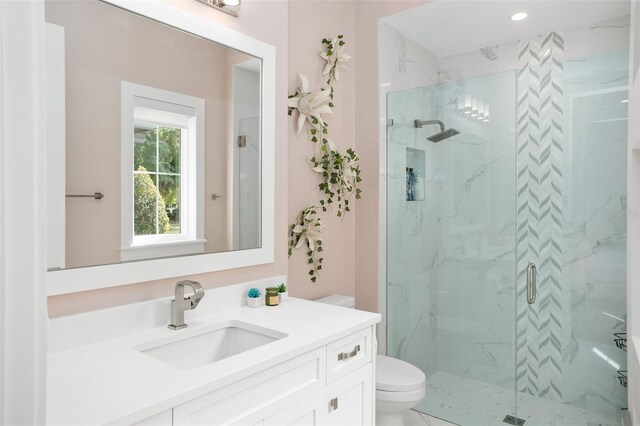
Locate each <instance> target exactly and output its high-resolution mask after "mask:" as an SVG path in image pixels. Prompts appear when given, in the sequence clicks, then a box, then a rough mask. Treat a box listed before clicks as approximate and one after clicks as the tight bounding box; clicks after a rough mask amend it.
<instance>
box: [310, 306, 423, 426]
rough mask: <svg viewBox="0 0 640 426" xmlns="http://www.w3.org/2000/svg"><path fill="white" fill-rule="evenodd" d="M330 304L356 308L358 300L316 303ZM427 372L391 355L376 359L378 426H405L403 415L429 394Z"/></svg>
mask: <svg viewBox="0 0 640 426" xmlns="http://www.w3.org/2000/svg"><path fill="white" fill-rule="evenodd" d="M316 302H320V303H327V304H330V305H337V306H343V307H345V308H355V299H354V298H353V297H349V296H341V295H332V296H327V297H323V298H322V299H318V300H316ZM426 383H427V379H426V377H425V375H424V373H423V372H422V371H421V370H420V369H419V368H417V367H415V366H413V365H411V364H409V363H408V362H405V361H401V360H399V359H395V358H391V357H388V356H382V355H378V356H377V358H376V425H377V426H403V425H404V420H403V418H402V414H403V413H404V412H405V411H407V410H410V409H412V408H413V407H415V406H416V405H418V403H419V402H420V401H422V399H423V398H424V396H425V394H426Z"/></svg>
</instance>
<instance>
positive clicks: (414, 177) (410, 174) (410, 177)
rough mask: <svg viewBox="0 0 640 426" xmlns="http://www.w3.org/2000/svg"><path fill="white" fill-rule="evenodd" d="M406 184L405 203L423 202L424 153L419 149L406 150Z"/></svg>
mask: <svg viewBox="0 0 640 426" xmlns="http://www.w3.org/2000/svg"><path fill="white" fill-rule="evenodd" d="M406 158H407V166H406V169H405V170H406V182H407V190H406V197H405V199H406V200H407V201H424V192H425V188H424V173H425V165H426V156H425V152H424V151H423V150H421V149H415V148H407V154H406Z"/></svg>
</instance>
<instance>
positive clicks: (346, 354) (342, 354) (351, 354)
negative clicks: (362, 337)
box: [338, 345, 360, 361]
mask: <svg viewBox="0 0 640 426" xmlns="http://www.w3.org/2000/svg"><path fill="white" fill-rule="evenodd" d="M358 352H360V345H356V347H355V348H353V350H352V351H351V352H340V353H339V354H338V361H342V360H343V359H349V358H353V357H354V356H356V355H358Z"/></svg>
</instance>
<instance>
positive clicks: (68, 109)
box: [45, 0, 275, 294]
mask: <svg viewBox="0 0 640 426" xmlns="http://www.w3.org/2000/svg"><path fill="white" fill-rule="evenodd" d="M45 21H46V46H47V58H46V67H47V103H48V106H47V151H48V152H47V177H48V179H47V216H48V223H47V225H48V226H47V228H48V242H47V244H48V247H47V253H48V257H47V262H48V268H49V272H48V282H49V283H50V285H49V287H50V291H49V293H50V294H60V293H66V292H70V291H79V290H86V289H89V288H99V287H104V286H111V285H119V284H127V283H132V282H140V281H148V280H151V279H158V278H165V277H171V276H179V275H186V274H191V273H200V272H208V271H214V270H220V269H228V268H233V267H238V266H248V265H251V264H259V263H267V262H269V261H272V260H273V164H272V163H273V161H271V162H270V163H269V164H267V160H268V159H272V158H273V130H274V129H273V127H274V126H273V111H271V110H273V104H271V105H269V103H271V102H272V101H273V90H272V88H271V87H272V86H273V85H274V81H273V78H274V70H273V61H274V57H275V52H274V49H273V47H271V46H269V45H266V44H264V43H262V42H260V41H257V40H254V39H251V38H250V37H247V36H244V35H242V34H239V33H236V32H234V31H231V30H229V29H226V28H223V27H219V26H217V25H216V24H214V23H212V22H210V21H206V20H204V19H202V18H200V17H197V16H195V15H192V14H189V13H187V12H186V11H183V10H180V9H178V8H177V7H176V6H172V5H170V4H167V3H165V2H129V1H126V0H110V1H108V2H105V1H101V0H86V1H82V2H78V1H73V0H71V1H70V0H47V1H46V2H45ZM234 254H237V256H234ZM202 256H208V257H207V258H206V259H202ZM216 256H218V257H216ZM193 258H200V261H196V260H195V259H193ZM141 261H144V262H141ZM205 263H206V264H207V266H203V265H204V264H205ZM189 265H191V266H189ZM158 269H159V270H161V271H163V272H160V271H158ZM153 271H155V272H153ZM145 272H147V274H145ZM105 274H106V276H107V277H110V278H99V277H100V276H102V277H104V276H105ZM83 279H85V280H89V281H90V283H89V284H83V283H82V280H83ZM87 287H89V288H87Z"/></svg>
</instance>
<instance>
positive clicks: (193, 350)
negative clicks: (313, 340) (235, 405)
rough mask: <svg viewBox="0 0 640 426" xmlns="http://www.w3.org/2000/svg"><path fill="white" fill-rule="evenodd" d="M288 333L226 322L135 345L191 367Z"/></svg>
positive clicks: (175, 362)
mask: <svg viewBox="0 0 640 426" xmlns="http://www.w3.org/2000/svg"><path fill="white" fill-rule="evenodd" d="M286 336H287V335H286V334H285V333H282V332H279V331H276V330H271V329H268V328H264V327H260V326H258V325H254V324H248V323H245V322H242V321H225V322H222V323H217V324H215V325H212V326H209V327H205V328H202V329H196V330H188V329H187V330H184V331H180V336H169V337H167V338H164V339H159V340H155V341H152V342H148V343H145V344H142V345H138V346H136V347H135V348H136V349H137V350H139V351H140V352H142V353H144V354H146V355H149V356H150V357H153V358H156V359H158V360H160V361H163V362H166V363H167V364H169V365H172V366H173V367H176V368H180V369H183V370H188V369H191V368H196V367H201V366H203V365H207V364H211V363H213V362H216V361H220V360H221V359H225V358H228V357H231V356H234V355H238V354H240V353H242V352H246V351H248V350H251V349H254V348H257V347H259V346H262V345H266V344H267V343H271V342H275V341H276V340H279V339H282V338H283V337H286Z"/></svg>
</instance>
